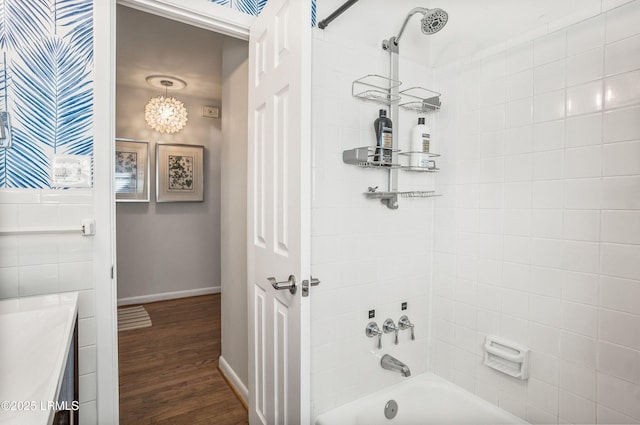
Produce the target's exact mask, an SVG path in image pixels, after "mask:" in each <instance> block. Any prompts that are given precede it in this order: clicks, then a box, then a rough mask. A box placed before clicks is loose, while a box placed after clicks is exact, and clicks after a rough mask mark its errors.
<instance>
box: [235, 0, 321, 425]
mask: <svg viewBox="0 0 640 425" xmlns="http://www.w3.org/2000/svg"><path fill="white" fill-rule="evenodd" d="M310 50H311V0H269V2H268V3H267V5H266V6H265V7H264V9H263V10H262V12H261V14H260V16H259V17H258V18H257V19H256V21H255V23H254V25H253V26H252V27H251V31H250V37H249V166H248V169H249V179H248V185H249V191H248V204H247V205H248V221H249V223H248V229H249V231H248V285H249V289H248V297H249V303H248V307H249V422H250V423H251V424H252V425H257V424H263V425H281V424H282V425H285V424H288V425H306V424H309V422H310V406H309V403H310V385H309V373H310V368H309V361H310V360H309V357H310V355H309V299H308V298H306V297H302V288H301V282H302V281H303V280H304V279H309V273H310V270H309V267H310V203H311V200H310V189H311V179H310V165H311V158H310V135H311V131H310V111H311V107H310V91H311V78H310V72H311V69H310V62H311V54H310ZM290 275H293V276H294V277H295V280H296V288H297V291H296V292H295V293H291V292H290V291H289V290H287V289H280V290H277V289H275V288H274V286H273V285H272V282H270V281H269V280H268V278H273V280H274V281H279V282H285V281H287V280H288V279H289V276H290Z"/></svg>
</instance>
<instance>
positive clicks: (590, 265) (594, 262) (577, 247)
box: [562, 240, 600, 273]
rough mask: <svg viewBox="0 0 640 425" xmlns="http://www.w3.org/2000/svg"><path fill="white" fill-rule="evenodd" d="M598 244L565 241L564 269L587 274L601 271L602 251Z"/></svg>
mask: <svg viewBox="0 0 640 425" xmlns="http://www.w3.org/2000/svg"><path fill="white" fill-rule="evenodd" d="M599 248H600V247H599V245H598V243H597V242H582V241H567V240H566V241H564V250H563V254H562V255H563V268H565V269H567V270H573V271H578V272H585V273H598V271H599V270H600V261H599V260H600V249H599Z"/></svg>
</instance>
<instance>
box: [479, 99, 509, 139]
mask: <svg viewBox="0 0 640 425" xmlns="http://www.w3.org/2000/svg"><path fill="white" fill-rule="evenodd" d="M504 120H505V117H504V105H497V106H491V107H485V108H482V109H480V132H482V133H493V132H496V131H502V130H504Z"/></svg>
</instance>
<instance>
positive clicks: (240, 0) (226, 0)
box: [209, 0, 317, 27]
mask: <svg viewBox="0 0 640 425" xmlns="http://www.w3.org/2000/svg"><path fill="white" fill-rule="evenodd" d="M209 1H210V2H212V3H216V4H220V5H222V6H228V7H230V8H232V9H235V10H239V11H240V12H243V13H246V14H248V15H254V16H258V15H259V14H260V12H261V11H262V8H263V7H264V6H265V4H267V0H209ZM316 1H317V0H311V26H314V27H315V26H316Z"/></svg>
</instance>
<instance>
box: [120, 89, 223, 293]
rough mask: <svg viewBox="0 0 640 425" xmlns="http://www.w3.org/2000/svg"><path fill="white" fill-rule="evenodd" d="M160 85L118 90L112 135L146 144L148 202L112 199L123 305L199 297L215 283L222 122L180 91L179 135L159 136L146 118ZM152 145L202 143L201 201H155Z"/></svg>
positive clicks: (199, 101) (217, 273)
mask: <svg viewBox="0 0 640 425" xmlns="http://www.w3.org/2000/svg"><path fill="white" fill-rule="evenodd" d="M157 95H158V93H157V90H156V91H154V90H153V89H150V90H142V89H134V88H131V87H122V86H118V87H117V93H116V96H117V97H116V99H117V105H116V135H117V137H119V138H125V139H136V140H144V141H148V142H149V150H150V152H149V153H150V157H151V161H150V164H151V165H152V167H151V184H150V190H149V193H150V197H151V201H150V202H149V203H124V202H121V203H118V204H117V252H118V300H119V303H120V304H131V303H139V302H149V301H154V300H157V299H161V298H177V297H180V296H191V295H200V294H202V293H207V292H212V291H219V288H220V152H221V144H222V132H221V127H220V125H221V124H220V120H219V119H213V118H207V117H202V106H203V105H211V104H216V101H214V100H212V99H199V98H187V97H182V96H180V95H179V93H178V94H176V96H177V97H178V98H179V99H180V100H182V101H183V102H184V104H185V106H186V108H187V113H188V118H189V121H188V123H187V125H186V127H185V128H184V129H183V130H181V131H180V132H178V133H176V134H171V135H168V134H160V133H157V132H155V131H153V130H152V129H151V128H149V127H148V126H147V124H146V122H145V120H144V107H145V105H146V103H147V102H148V100H149V99H150V98H151V97H153V96H157ZM156 142H160V143H185V144H194V145H203V146H204V147H205V154H204V167H205V170H204V202H179V203H156V202H155V149H156Z"/></svg>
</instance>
